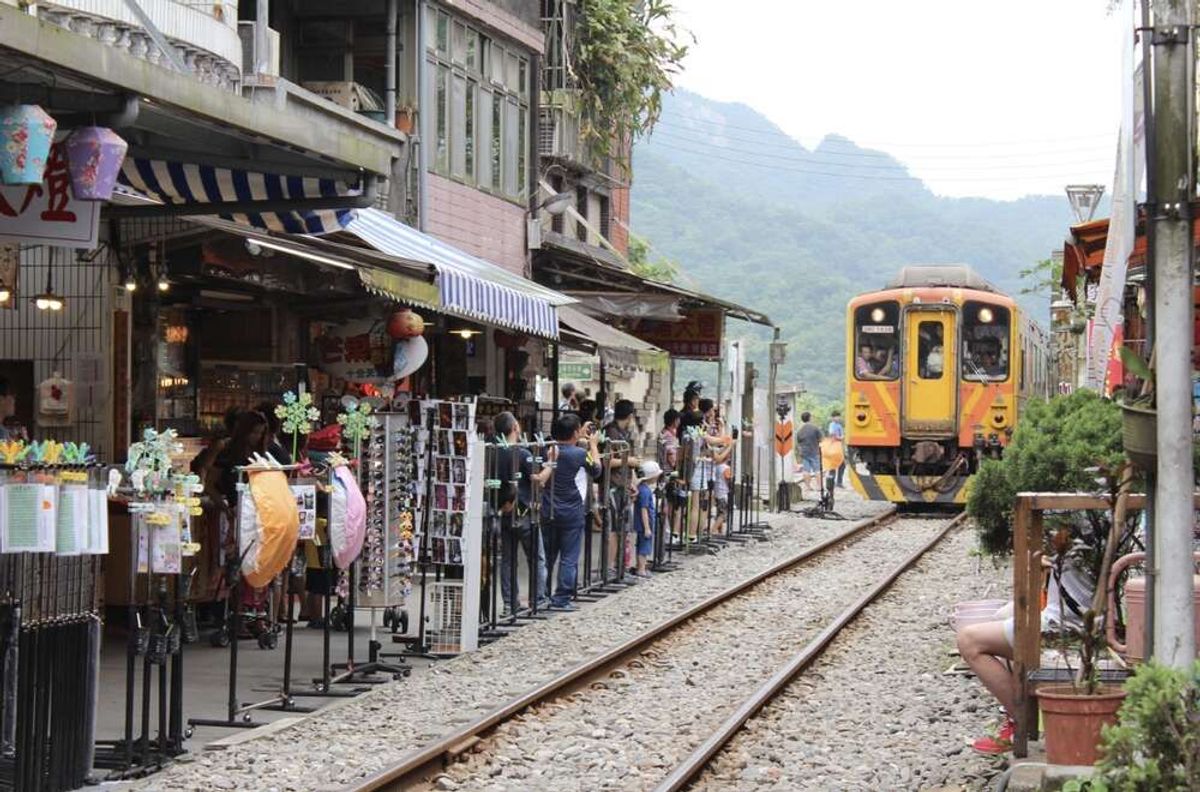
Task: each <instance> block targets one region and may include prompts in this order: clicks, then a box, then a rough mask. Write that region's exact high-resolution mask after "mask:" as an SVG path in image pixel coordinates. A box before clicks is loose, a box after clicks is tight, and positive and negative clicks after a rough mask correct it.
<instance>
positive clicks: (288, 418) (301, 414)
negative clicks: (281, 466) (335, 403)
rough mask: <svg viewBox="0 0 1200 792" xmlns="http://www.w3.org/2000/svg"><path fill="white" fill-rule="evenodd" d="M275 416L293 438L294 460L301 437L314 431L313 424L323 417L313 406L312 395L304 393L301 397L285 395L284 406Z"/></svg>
mask: <svg viewBox="0 0 1200 792" xmlns="http://www.w3.org/2000/svg"><path fill="white" fill-rule="evenodd" d="M275 415H276V416H277V417H278V418H279V420H280V421H282V422H283V424H282V427H281V428H282V429H283V431H285V432H287V433H288V434H290V435H291V436H292V459H293V460H294V459H295V458H296V453H297V450H298V448H297V446H298V443H297V440H298V439H299V436H300V435H306V434H308V433H309V432H310V431H312V425H313V422H314V421H316V420H317V419H319V418H320V417H321V411H320V410H318V409H317V408H316V407H314V406H313V403H312V394H311V393H309V392H308V391H304V392H303V393H301V394H300V395H299V396H297V395H296V394H294V393H292V392H291V391H288V392H287V393H285V394H283V404H280V405H279V406H277V407H276V408H275Z"/></svg>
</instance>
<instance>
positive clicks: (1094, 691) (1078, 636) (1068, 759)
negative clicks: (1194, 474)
mask: <svg viewBox="0 0 1200 792" xmlns="http://www.w3.org/2000/svg"><path fill="white" fill-rule="evenodd" d="M1108 481H1109V494H1110V502H1111V503H1112V504H1113V505H1112V508H1111V511H1110V519H1109V523H1108V526H1107V537H1106V538H1104V539H1103V542H1101V541H1100V538H1101V537H1100V533H1101V532H1096V533H1095V535H1094V538H1093V541H1091V542H1079V541H1078V539H1075V540H1074V543H1075V546H1074V547H1073V546H1072V543H1073V537H1072V536H1071V532H1070V531H1068V530H1066V529H1063V530H1060V531H1059V532H1058V533H1056V534H1055V536H1054V539H1053V540H1052V542H1051V544H1052V549H1053V551H1054V564H1055V566H1056V567H1057V571H1058V574H1056V575H1055V576H1054V579H1055V580H1056V581H1057V585H1058V587H1059V600H1060V601H1062V602H1066V601H1067V597H1066V592H1065V591H1064V589H1063V582H1062V580H1063V576H1062V570H1063V566H1064V564H1065V563H1066V562H1067V559H1068V558H1069V557H1070V556H1071V554H1072V552H1073V551H1076V552H1078V551H1082V552H1083V553H1085V554H1086V553H1088V552H1092V553H1098V554H1099V556H1100V565H1099V566H1100V568H1099V570H1098V572H1097V575H1096V581H1097V585H1096V588H1095V591H1094V593H1093V595H1092V600H1091V602H1090V603H1089V604H1088V605H1087V608H1086V610H1084V611H1083V613H1082V614H1081V621H1082V625H1081V626H1079V627H1069V626H1067V625H1066V620H1065V619H1064V620H1063V626H1062V633H1063V635H1062V638H1063V639H1064V641H1063V643H1062V644H1061V650H1062V651H1063V656H1064V658H1066V657H1067V649H1066V645H1067V641H1076V642H1077V650H1078V655H1079V664H1078V669H1077V670H1076V671H1075V673H1074V674H1073V678H1072V680H1071V682H1070V684H1066V685H1045V686H1042V687H1040V688H1038V689H1037V691H1036V693H1037V697H1038V704H1039V706H1040V707H1041V710H1042V718H1043V721H1044V723H1045V731H1046V761H1047V762H1049V763H1051V764H1058V765H1092V764H1095V763H1096V761H1097V760H1098V759H1099V758H1100V752H1099V745H1100V736H1101V731H1102V729H1103V728H1104V726H1106V725H1111V724H1113V723H1116V718H1117V710H1119V709H1120V707H1121V703H1122V701H1123V700H1124V698H1125V690H1124V689H1123V688H1122V687H1119V686H1115V685H1105V684H1102V682H1101V680H1100V671H1099V667H1098V661H1099V659H1100V657H1101V655H1102V654H1103V653H1104V652H1105V651H1106V649H1107V636H1106V635H1105V633H1104V629H1103V625H1104V619H1105V616H1106V615H1107V613H1108V606H1109V602H1108V592H1107V589H1106V587H1105V586H1104V584H1103V581H1107V580H1108V574H1109V570H1110V569H1111V568H1112V563H1113V559H1114V557H1115V556H1116V552H1117V547H1118V546H1120V544H1121V541H1122V539H1123V538H1124V536H1125V533H1126V502H1127V500H1128V496H1129V490H1130V485H1131V484H1132V481H1133V468H1132V466H1131V465H1129V464H1128V463H1122V464H1120V465H1119V466H1118V467H1117V469H1116V472H1115V474H1113V475H1110V476H1108ZM1070 665H1071V664H1070V661H1069V659H1068V668H1069V667H1070Z"/></svg>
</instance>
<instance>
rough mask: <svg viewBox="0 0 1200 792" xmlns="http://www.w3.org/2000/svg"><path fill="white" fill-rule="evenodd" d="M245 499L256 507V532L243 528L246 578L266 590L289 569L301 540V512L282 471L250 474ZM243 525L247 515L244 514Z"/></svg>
mask: <svg viewBox="0 0 1200 792" xmlns="http://www.w3.org/2000/svg"><path fill="white" fill-rule="evenodd" d="M242 497H243V498H252V499H253V503H254V512H255V514H256V518H255V520H254V523H253V524H254V529H253V532H252V533H251V534H249V541H247V538H248V533H247V530H246V528H247V527H248V526H246V525H243V526H242V531H241V534H242V544H241V550H242V552H243V553H245V557H244V558H243V559H242V575H243V577H244V578H245V580H246V583H247V584H249V585H250V586H252V587H254V588H258V587H260V586H265V585H267V584H268V583H270V582H271V580H272V579H274V577H275V576H276V575H278V574H279V573H280V572H282V571H283V570H284V568H286V567H287V565H288V561H289V560H291V557H292V554H293V553H295V552H296V542H297V540H298V539H299V538H300V512H299V511H298V510H297V509H296V498H295V496H294V495H292V488H291V487H290V486H289V485H288V480H287V476H285V475H284V474H283V472H282V471H278V470H265V471H253V472H250V473H249V491H248V492H246V493H243V494H242ZM242 519H243V522H244V521H245V519H246V518H245V512H243V518H242Z"/></svg>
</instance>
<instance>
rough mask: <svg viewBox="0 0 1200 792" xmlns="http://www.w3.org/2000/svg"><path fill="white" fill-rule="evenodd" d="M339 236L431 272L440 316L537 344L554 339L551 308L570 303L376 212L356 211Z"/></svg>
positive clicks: (554, 321) (554, 319)
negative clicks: (507, 332)
mask: <svg viewBox="0 0 1200 792" xmlns="http://www.w3.org/2000/svg"><path fill="white" fill-rule="evenodd" d="M343 228H344V230H346V231H348V232H349V233H351V234H354V235H355V236H357V237H358V238H359V239H361V240H362V241H364V242H366V243H367V244H368V245H370V246H371V247H373V248H375V249H376V250H378V251H380V252H383V253H387V254H388V255H391V256H396V257H398V258H402V259H407V260H409V261H417V262H424V263H427V264H431V265H433V267H434V268H435V269H436V270H437V273H438V274H437V282H438V291H439V293H440V296H441V301H442V305H441V310H443V311H445V312H447V313H451V314H455V315H458V316H462V317H463V318H465V319H474V320H478V321H482V322H487V323H489V324H495V325H499V326H501V327H507V328H510V329H513V330H517V331H520V332H524V333H530V334H533V335H537V336H541V337H543V338H558V313H557V308H558V306H561V305H568V304H570V303H573V302H575V299H574V298H572V297H568V296H566V295H565V294H560V293H558V292H556V291H554V290H552V289H547V288H546V287H544V286H540V285H538V284H536V283H534V282H533V281H531V280H527V279H525V278H523V277H521V276H520V275H516V274H514V273H511V272H509V271H508V270H505V269H502V268H501V267H498V266H497V265H495V264H492V263H490V262H487V261H484V260H483V259H481V258H478V257H476V256H472V255H471V254H470V253H466V252H464V251H462V250H459V249H458V248H456V247H454V246H453V245H448V244H446V243H445V242H442V241H441V240H440V239H437V238H435V237H433V236H430V235H429V234H424V233H421V232H420V231H418V230H417V229H415V228H413V227H412V226H409V225H405V224H404V223H402V222H400V221H399V220H397V219H396V218H394V217H392V216H391V215H389V214H387V213H386V212H381V211H379V210H378V209H356V210H354V211H353V212H352V213H351V214H350V216H349V218H348V219H346V220H344V221H343Z"/></svg>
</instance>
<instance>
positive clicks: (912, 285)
mask: <svg viewBox="0 0 1200 792" xmlns="http://www.w3.org/2000/svg"><path fill="white" fill-rule="evenodd" d="M938 286H949V287H951V288H957V289H975V290H976V291H985V292H994V293H996V294H1001V293H1002V292H1001V291H1000V290H999V289H997V288H996V287H995V286H993V285H992V284H991V283H989V282H988V281H987V280H986V279H985V278H984V277H983V276H982V275H980V274H979V273H978V272H976V271H975V270H973V269H971V268H970V267H968V266H967V265H966V264H924V265H918V266H911V267H903V268H901V270H900V272H899V273H898V274H897V275H896V277H894V278H892V279H891V280H890V281H888V284H887V286H886V287H885V288H888V289H920V288H931V287H938Z"/></svg>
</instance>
